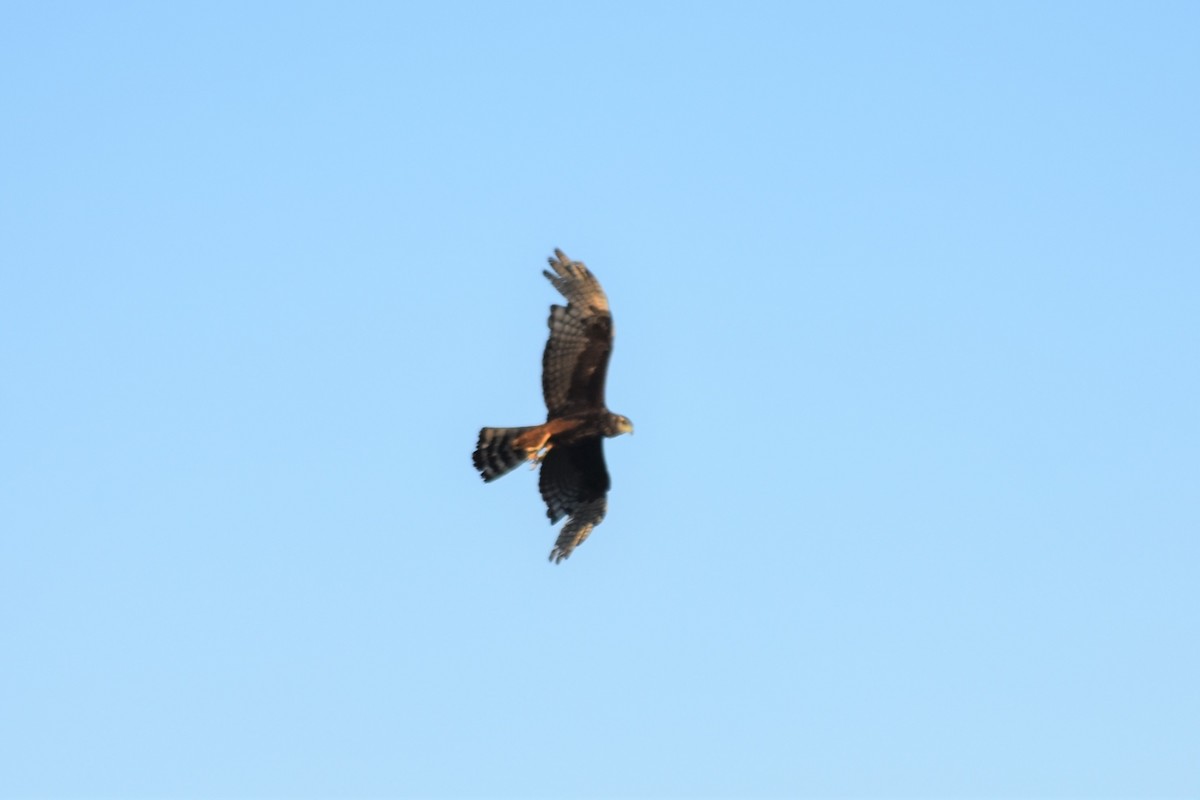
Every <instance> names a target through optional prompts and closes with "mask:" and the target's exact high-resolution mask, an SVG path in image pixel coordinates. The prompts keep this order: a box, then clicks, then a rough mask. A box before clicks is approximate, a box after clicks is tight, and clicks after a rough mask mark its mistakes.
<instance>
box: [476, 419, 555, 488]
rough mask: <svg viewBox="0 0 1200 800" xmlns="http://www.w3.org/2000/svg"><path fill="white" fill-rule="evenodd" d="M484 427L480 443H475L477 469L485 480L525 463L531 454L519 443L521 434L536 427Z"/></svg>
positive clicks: (537, 426) (492, 479)
mask: <svg viewBox="0 0 1200 800" xmlns="http://www.w3.org/2000/svg"><path fill="white" fill-rule="evenodd" d="M539 427H542V426H540V425H533V426H531V427H528V428H484V429H483V430H481V431H480V432H479V443H478V444H476V445H475V455H474V456H472V457H471V458H472V461H474V462H475V469H477V470H479V474H480V475H482V476H483V479H484V480H485V481H494V480H496V478H499V477H500V476H501V475H504V474H505V473H507V472H509V471H511V470H512V469H513V468H514V467H516V466H517V465H518V464H521V463H523V462H524V461H525V460H526V459H527V458H528V457H529V456H528V452H529V451H528V450H527V449H526V447H524V446H523V445H522V444H520V443H518V441H517V440H518V438H519V437H520V436H521V434H524V433H529V431H532V430H533V429H534V428H539Z"/></svg>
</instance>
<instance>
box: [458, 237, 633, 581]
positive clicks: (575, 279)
mask: <svg viewBox="0 0 1200 800" xmlns="http://www.w3.org/2000/svg"><path fill="white" fill-rule="evenodd" d="M554 256H555V257H554V258H551V259H549V261H550V267H551V268H552V269H553V270H554V272H553V273H551V272H550V271H549V270H545V271H543V273H542V274H543V275H545V276H546V277H547V278H548V279H549V280H550V283H552V284H554V288H555V289H557V290H558V291H559V292H561V293H562V295H563V297H565V298H567V306H566V307H565V308H564V307H563V306H551V307H550V320H549V324H550V339H549V341H547V342H546V350H545V352H544V353H543V354H542V394H543V395H545V398H546V410H547V414H546V422H545V423H544V424H542V425H534V426H531V427H527V428H484V429H483V430H481V431H480V432H479V443H478V444H477V445H476V446H475V455H474V461H475V468H476V469H477V470H479V474H480V475H482V476H483V479H484V480H485V481H494V480H496V478H499V477H500V476H501V475H504V474H505V473H507V472H508V471H510V470H511V469H513V468H514V467H516V466H517V465H518V464H521V463H522V462H525V461H528V462H530V463H532V464H533V466H534V467H535V468H536V467H537V465H538V464H541V467H542V474H541V476H540V478H539V480H538V487H539V488H540V489H541V492H542V499H543V500H545V501H546V515H547V516H548V517H550V524H551V525H553V524H554V523H556V522H558V521H559V520H560V519H562V518H563V517H568V519H567V524H566V525H564V526H563V528H562V531H561V532H560V533H559V535H558V541H556V542H555V543H554V549H553V550H551V551H550V560H551V561H553V562H554V563H555V564H559V563H561V562H562V561H563V560H564V559H566V558H568V557H569V556H570V555H571V553H572V551H574V550H575V548H576V547H578V546H579V545H581V544H583V540H584V539H586V538H587V537H588V534H589V533H591V532H592V528H595V527H596V526H597V525H599V524H600V521H601V520H603V519H604V513H605V511H607V510H608V487H609V479H608V469H607V468H606V467H605V466H604V446H603V444H604V437H611V436H619V435H621V434H622V433H633V423H632V422H630V421H629V420H628V419H627V418H626V417H623V416H621V415H620V414H613V413H612V412H610V411H609V410H608V408H607V407H606V406H605V405H604V377H605V373H606V372H607V371H608V357H609V356H610V355H611V354H612V346H613V322H612V314H611V313H610V312H609V309H608V298H607V297H606V296H605V295H604V290H603V289H601V288H600V283H599V281H597V280H596V278H595V277H594V276H593V275H592V273H591V272H589V271H588V268H587V267H585V266H584V265H583V263H582V262H580V261H571V260H570V259H569V258H567V257H566V255H564V254H563V251H561V250H555V251H554Z"/></svg>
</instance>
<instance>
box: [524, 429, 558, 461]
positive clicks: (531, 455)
mask: <svg viewBox="0 0 1200 800" xmlns="http://www.w3.org/2000/svg"><path fill="white" fill-rule="evenodd" d="M553 446H554V445H552V444H550V434H549V433H545V434H543V436H542V438H541V439H539V440H538V441H537V443H536V444H534V445H531V446H529V447H526V448H525V454H526V458H528V459H529V468H530V469H537V468H538V465H539V464H541V463H542V461H543V460H544V459H545V458H546V456H547V455H548V454H549V453H550V448H551V447H553Z"/></svg>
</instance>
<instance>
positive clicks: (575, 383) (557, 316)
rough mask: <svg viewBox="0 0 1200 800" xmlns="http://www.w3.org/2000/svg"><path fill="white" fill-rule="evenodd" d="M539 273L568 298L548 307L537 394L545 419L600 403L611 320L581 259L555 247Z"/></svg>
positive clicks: (605, 300)
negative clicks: (563, 303)
mask: <svg viewBox="0 0 1200 800" xmlns="http://www.w3.org/2000/svg"><path fill="white" fill-rule="evenodd" d="M554 256H555V257H554V258H551V259H549V261H550V267H551V268H552V269H553V270H554V271H553V272H551V271H550V270H545V271H544V272H543V274H544V275H545V276H546V277H547V278H549V279H550V283H552V284H554V288H555V289H558V291H559V292H561V293H562V295H563V297H565V298H567V305H566V307H565V308H564V307H563V306H557V305H556V306H551V307H550V319H549V325H550V339H549V341H547V342H546V350H545V352H544V353H543V354H542V394H543V395H545V398H546V410H547V412H548V418H551V419H552V418H554V417H560V416H564V415H566V414H573V413H576V412H579V411H588V410H598V409H602V408H604V379H605V376H606V374H607V372H608V359H609V356H610V355H612V346H613V323H612V313H611V312H610V311H609V308H608V298H607V297H606V296H605V294H604V290H603V289H602V288H600V282H599V281H597V280H596V277H595V276H594V275H592V273H591V272H589V271H588V268H587V267H586V266H584V265H583V262H581V261H571V260H570V259H569V258H567V256H566V254H564V253H563V251H562V250H555V251H554Z"/></svg>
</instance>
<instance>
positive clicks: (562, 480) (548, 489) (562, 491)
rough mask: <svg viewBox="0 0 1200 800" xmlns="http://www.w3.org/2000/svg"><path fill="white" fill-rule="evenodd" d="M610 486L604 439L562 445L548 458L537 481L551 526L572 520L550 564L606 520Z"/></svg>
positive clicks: (562, 535)
mask: <svg viewBox="0 0 1200 800" xmlns="http://www.w3.org/2000/svg"><path fill="white" fill-rule="evenodd" d="M609 485H610V483H609V478H608V468H607V467H606V466H605V465H604V442H603V440H602V439H599V438H595V439H585V440H584V441H581V442H578V443H576V444H569V445H560V446H558V447H555V448H554V449H553V450H551V451H550V452H549V453H548V454H547V455H546V458H545V460H544V461H543V462H542V473H541V476H540V478H539V479H538V488H539V489H541V492H542V499H543V500H545V501H546V515H547V516H548V517H550V523H551V524H554V523H555V522H558V521H559V520H560V519H562V518H563V517H569V519H568V520H567V524H566V525H563V527H562V530H561V531H560V532H559V534H558V541H556V542H555V543H554V549H553V550H551V551H550V560H551V561H553V562H554V563H556V564H557V563H559V562H561V561H563V560H564V559H566V558H567V557H568V556H570V555H571V551H572V550H574V549H575V548H576V547H578V546H579V545H580V544H582V543H583V540H584V539H586V538H587V537H588V534H589V533H591V532H592V528H594V527H596V526H597V525H599V524H600V521H601V520H603V519H604V514H605V512H606V511H607V510H608V488H609Z"/></svg>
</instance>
